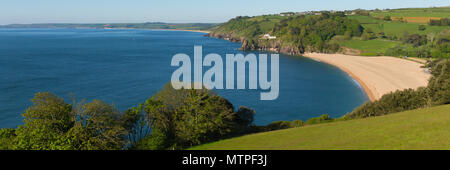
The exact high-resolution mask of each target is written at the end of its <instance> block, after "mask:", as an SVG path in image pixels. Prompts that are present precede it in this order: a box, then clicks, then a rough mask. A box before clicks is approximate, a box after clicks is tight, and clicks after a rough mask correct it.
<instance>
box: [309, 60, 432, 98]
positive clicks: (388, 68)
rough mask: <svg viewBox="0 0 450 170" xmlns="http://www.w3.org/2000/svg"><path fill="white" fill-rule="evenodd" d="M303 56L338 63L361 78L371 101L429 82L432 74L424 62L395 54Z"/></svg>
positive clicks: (352, 74)
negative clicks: (425, 69) (392, 55)
mask: <svg viewBox="0 0 450 170" xmlns="http://www.w3.org/2000/svg"><path fill="white" fill-rule="evenodd" d="M303 56H305V57H308V58H312V59H315V60H319V61H321V62H325V63H328V64H331V65H334V66H337V67H339V68H340V69H342V70H343V71H345V72H347V73H348V74H349V75H350V76H351V77H352V78H353V79H355V80H356V81H358V82H359V84H361V86H362V87H363V89H364V91H365V92H366V93H367V95H368V96H369V98H370V100H371V101H374V100H378V99H380V98H381V96H383V95H384V94H387V93H389V92H393V91H396V90H403V89H408V88H412V89H416V88H418V87H421V86H427V84H428V79H429V78H430V77H431V75H430V74H428V73H426V72H425V71H424V68H421V66H422V64H420V63H417V62H414V61H409V60H405V59H401V58H396V57H388V56H377V57H362V56H351V55H344V54H321V53H308V54H304V55H303Z"/></svg>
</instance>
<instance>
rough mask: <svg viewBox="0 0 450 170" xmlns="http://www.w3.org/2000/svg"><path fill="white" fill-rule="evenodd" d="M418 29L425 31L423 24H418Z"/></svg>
mask: <svg viewBox="0 0 450 170" xmlns="http://www.w3.org/2000/svg"><path fill="white" fill-rule="evenodd" d="M418 29H419V31H425V29H426V27H425V25H419V28H418Z"/></svg>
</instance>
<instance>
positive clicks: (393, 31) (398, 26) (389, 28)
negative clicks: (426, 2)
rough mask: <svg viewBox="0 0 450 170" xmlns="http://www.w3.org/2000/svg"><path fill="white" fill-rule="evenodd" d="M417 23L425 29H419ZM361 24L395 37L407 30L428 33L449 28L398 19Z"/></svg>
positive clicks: (414, 32)
mask: <svg viewBox="0 0 450 170" xmlns="http://www.w3.org/2000/svg"><path fill="white" fill-rule="evenodd" d="M419 25H424V26H425V30H424V31H419V29H418V28H419ZM362 26H363V27H364V28H365V29H367V28H371V29H372V30H373V31H374V32H375V33H378V32H384V33H385V34H386V35H389V34H390V35H395V36H397V37H402V36H403V33H405V32H408V33H409V34H429V33H432V32H434V33H439V32H441V31H442V30H444V29H449V27H448V26H430V25H428V24H420V23H403V22H399V21H386V22H379V23H377V24H362Z"/></svg>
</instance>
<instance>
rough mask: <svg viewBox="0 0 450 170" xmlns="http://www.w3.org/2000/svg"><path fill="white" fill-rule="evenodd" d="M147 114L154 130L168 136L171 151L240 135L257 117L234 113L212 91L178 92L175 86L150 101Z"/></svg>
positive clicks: (248, 110) (251, 113) (250, 112)
mask: <svg viewBox="0 0 450 170" xmlns="http://www.w3.org/2000/svg"><path fill="white" fill-rule="evenodd" d="M144 110H145V112H146V114H148V117H149V120H150V125H151V128H152V129H158V132H161V133H164V136H165V137H166V138H167V140H166V142H169V143H171V144H170V148H171V149H180V148H184V147H188V146H193V145H197V144H201V143H204V142H208V141H214V140H218V139H222V138H224V137H229V136H231V135H233V134H237V133H239V132H241V131H242V127H248V125H249V124H251V122H252V121H253V114H254V111H252V110H250V109H248V108H241V109H240V110H239V111H238V113H236V112H234V108H233V105H232V104H231V103H230V102H229V101H228V100H226V99H224V98H222V97H220V96H218V95H216V94H215V93H213V92H212V91H210V90H207V89H198V90H197V89H180V90H176V89H174V88H173V87H172V86H171V84H167V85H166V86H164V88H163V89H162V90H161V91H159V92H158V93H157V94H155V95H154V96H152V97H151V98H150V99H148V100H147V101H146V103H145V109H144ZM152 134H153V132H152Z"/></svg>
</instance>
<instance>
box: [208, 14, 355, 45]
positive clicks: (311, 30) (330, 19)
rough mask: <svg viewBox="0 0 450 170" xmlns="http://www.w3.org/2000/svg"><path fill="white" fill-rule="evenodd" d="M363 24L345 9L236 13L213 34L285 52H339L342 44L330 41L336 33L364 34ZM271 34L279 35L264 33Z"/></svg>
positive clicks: (349, 35)
mask: <svg viewBox="0 0 450 170" xmlns="http://www.w3.org/2000/svg"><path fill="white" fill-rule="evenodd" d="M362 32H363V27H362V26H361V25H360V24H359V22H358V21H357V20H353V19H349V18H347V17H346V16H345V14H344V13H342V12H341V13H339V12H337V13H329V12H322V13H321V14H320V15H299V16H294V17H280V16H278V17H277V16H257V17H236V18H234V19H231V20H230V21H228V22H227V23H224V24H222V25H220V26H219V27H217V28H215V29H213V31H212V33H211V34H210V35H212V36H217V37H220V38H226V39H228V40H231V41H241V42H243V45H242V48H243V49H244V50H255V49H262V50H264V49H266V48H275V49H277V50H279V51H281V52H284V53H291V52H294V53H298V54H300V53H303V52H307V51H315V52H336V51H338V50H339V45H337V44H334V43H330V40H331V39H332V38H333V37H334V36H336V35H345V36H347V37H352V36H361V34H362ZM265 34H270V35H272V36H275V37H276V38H275V39H270V40H268V39H266V38H264V37H263V36H264V35H265Z"/></svg>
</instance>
